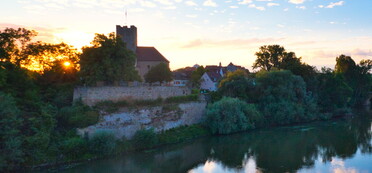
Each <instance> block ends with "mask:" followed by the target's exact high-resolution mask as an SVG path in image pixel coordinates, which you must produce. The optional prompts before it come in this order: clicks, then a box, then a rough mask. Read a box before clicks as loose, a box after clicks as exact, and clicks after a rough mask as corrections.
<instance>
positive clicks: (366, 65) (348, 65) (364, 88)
mask: <svg viewBox="0 0 372 173" xmlns="http://www.w3.org/2000/svg"><path fill="white" fill-rule="evenodd" d="M371 68H372V60H362V61H361V62H360V63H359V64H356V63H355V61H354V60H353V59H352V58H351V57H350V56H345V55H340V56H338V57H336V65H335V73H336V74H337V75H341V76H342V77H343V79H344V80H345V82H346V83H347V85H349V86H350V87H351V88H352V89H353V96H352V98H351V100H350V105H352V106H360V105H363V102H364V101H365V99H367V97H368V92H369V90H370V88H371V87H372V77H371V75H370V73H369V71H370V69H371Z"/></svg>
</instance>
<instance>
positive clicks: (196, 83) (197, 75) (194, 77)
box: [190, 66, 207, 88]
mask: <svg viewBox="0 0 372 173" xmlns="http://www.w3.org/2000/svg"><path fill="white" fill-rule="evenodd" d="M205 72H207V69H205V68H204V67H203V66H200V67H198V68H196V70H195V71H193V72H192V74H191V79H190V80H191V83H192V85H193V87H195V88H199V87H200V82H201V81H200V79H201V77H202V76H203V74H204V73H205Z"/></svg>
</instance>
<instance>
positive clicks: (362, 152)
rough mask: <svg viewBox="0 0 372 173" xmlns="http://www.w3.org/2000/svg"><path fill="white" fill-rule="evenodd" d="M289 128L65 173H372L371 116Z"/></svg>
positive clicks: (139, 155) (90, 164)
mask: <svg viewBox="0 0 372 173" xmlns="http://www.w3.org/2000/svg"><path fill="white" fill-rule="evenodd" d="M356 114H357V116H356V117H353V118H348V119H343V120H337V121H330V122H318V123H311V124H307V125H301V126H294V127H279V128H271V129H265V130H257V131H250V132H245V133H239V134H234V135H229V136H218V137H207V138H204V139H199V140H195V141H191V142H188V143H184V144H178V145H171V146H166V147H163V148H160V149H157V150H155V151H152V152H139V153H132V154H128V155H126V156H120V157H115V158H111V159H106V160H98V161H93V162H88V163H85V164H83V165H79V166H77V167H75V168H72V169H67V170H64V172H67V173H72V172H74V173H85V172H87V173H88V172H89V173H90V172H114V173H115V172H133V173H141V172H161V173H163V172H190V173H204V172H205V173H209V172H335V173H343V172H351V173H354V172H371V173H372V145H371V144H372V140H371V138H372V131H371V127H372V112H371V111H369V112H368V111H363V112H358V113H356Z"/></svg>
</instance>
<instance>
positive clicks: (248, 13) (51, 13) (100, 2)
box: [0, 0, 372, 70]
mask: <svg viewBox="0 0 372 173" xmlns="http://www.w3.org/2000/svg"><path fill="white" fill-rule="evenodd" d="M126 11H127V16H126V15H125V13H126ZM116 25H135V26H136V27H137V30H138V45H139V46H154V47H156V48H157V49H158V50H159V51H160V52H161V53H162V54H163V55H164V56H165V57H166V58H167V59H168V60H169V61H170V67H171V69H173V70H174V69H177V68H181V67H185V66H193V65H194V64H199V65H218V64H219V63H220V62H221V63H222V65H227V64H229V63H230V62H232V63H234V64H236V65H241V66H244V67H246V68H248V69H250V70H252V65H253V63H254V61H255V59H256V57H255V55H254V54H255V52H257V51H258V50H259V47H260V46H263V45H272V44H279V45H281V46H284V48H285V49H286V50H287V51H293V52H295V53H296V55H297V56H298V57H302V60H303V61H304V62H306V63H308V64H310V65H313V66H316V67H317V68H318V69H319V68H320V67H323V66H326V67H331V68H333V67H334V64H335V58H336V57H337V56H338V55H340V54H346V55H349V56H351V57H352V58H353V59H354V60H355V61H356V62H359V61H360V60H361V59H372V0H0V30H2V29H4V28H6V27H12V28H18V27H25V28H28V29H33V30H35V31H37V32H38V33H39V34H38V36H37V37H36V38H35V40H41V41H45V42H49V43H59V42H62V41H63V42H66V43H68V44H71V45H73V46H75V47H76V48H78V49H80V48H81V47H82V46H84V45H89V44H90V42H91V41H92V40H93V38H94V33H103V34H108V33H110V32H115V28H116Z"/></svg>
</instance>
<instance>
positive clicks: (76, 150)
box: [61, 137, 88, 160]
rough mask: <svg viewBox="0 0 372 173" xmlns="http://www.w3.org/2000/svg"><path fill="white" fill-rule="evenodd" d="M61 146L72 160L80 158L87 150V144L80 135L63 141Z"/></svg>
mask: <svg viewBox="0 0 372 173" xmlns="http://www.w3.org/2000/svg"><path fill="white" fill-rule="evenodd" d="M61 148H62V151H63V153H64V155H66V157H67V158H68V160H74V159H78V158H81V157H82V156H83V155H84V154H85V153H86V152H87V148H88V144H87V141H86V140H84V139H82V138H80V137H73V138H69V139H67V140H65V141H63V142H62V145H61Z"/></svg>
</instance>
